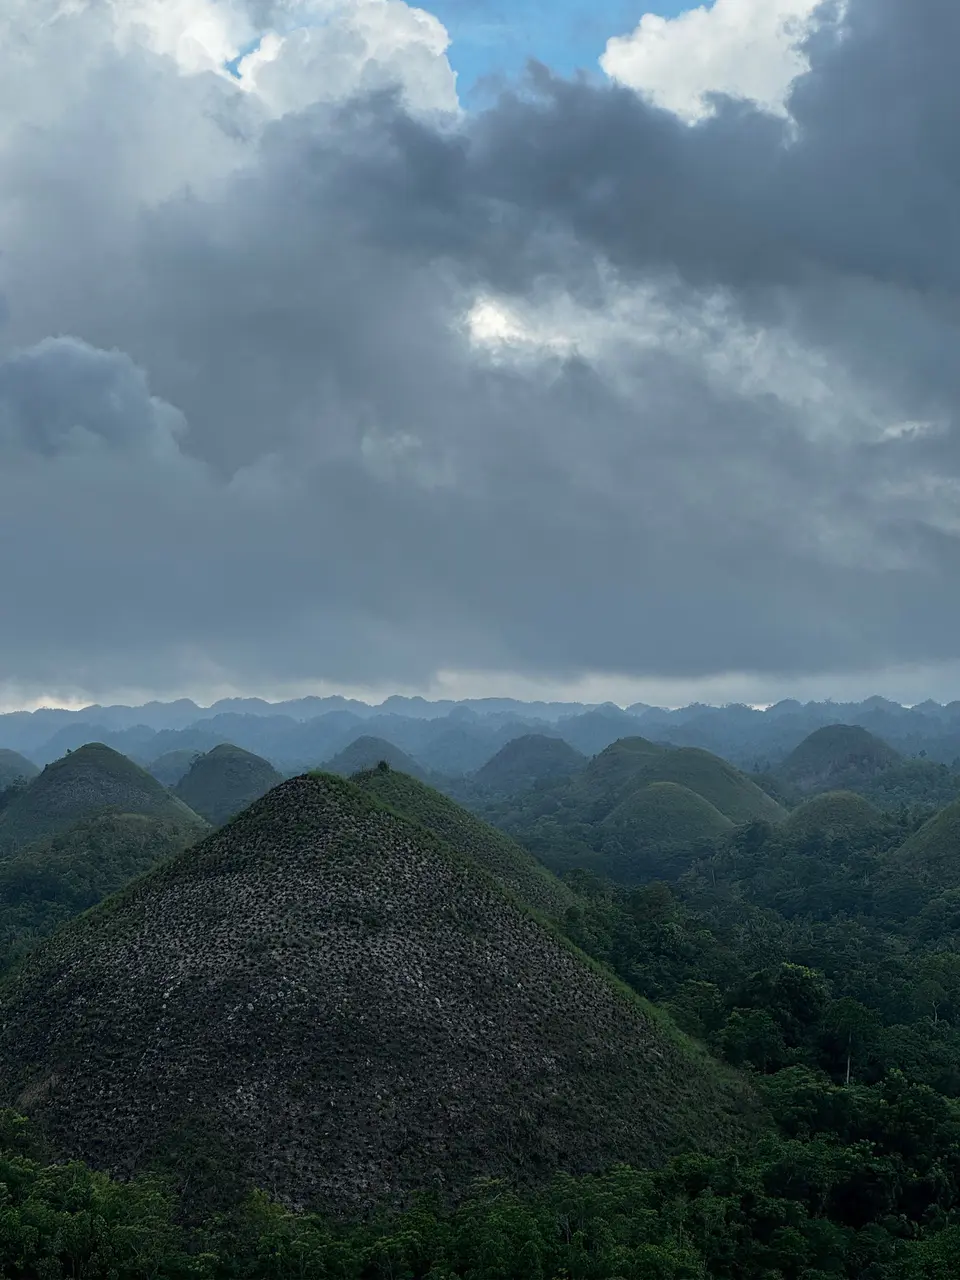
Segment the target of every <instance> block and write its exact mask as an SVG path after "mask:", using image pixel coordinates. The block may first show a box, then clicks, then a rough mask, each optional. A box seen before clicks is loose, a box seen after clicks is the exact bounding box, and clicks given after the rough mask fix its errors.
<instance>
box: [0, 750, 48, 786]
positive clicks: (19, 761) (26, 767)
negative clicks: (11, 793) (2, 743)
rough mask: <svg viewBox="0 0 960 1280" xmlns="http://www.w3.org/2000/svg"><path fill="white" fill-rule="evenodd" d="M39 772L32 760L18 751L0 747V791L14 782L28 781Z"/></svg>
mask: <svg viewBox="0 0 960 1280" xmlns="http://www.w3.org/2000/svg"><path fill="white" fill-rule="evenodd" d="M39 772H40V770H39V769H38V768H37V766H36V765H35V764H34V763H33V761H32V760H28V759H27V757H26V756H22V755H21V754H20V752H19V751H8V750H7V749H6V748H5V747H3V748H0V791H6V790H7V788H8V787H10V786H12V785H13V784H14V783H15V782H20V781H24V782H29V781H30V780H31V778H35V777H36V776H37V774H38V773H39Z"/></svg>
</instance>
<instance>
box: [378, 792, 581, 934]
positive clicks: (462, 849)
mask: <svg viewBox="0 0 960 1280" xmlns="http://www.w3.org/2000/svg"><path fill="white" fill-rule="evenodd" d="M353 781H354V782H355V783H356V784H357V786H359V787H361V788H362V789H363V790H364V791H366V792H368V793H369V794H370V795H372V796H375V797H376V798H377V799H378V800H379V801H380V802H381V803H382V804H385V805H387V806H389V807H390V808H391V809H393V810H395V811H396V812H397V813H399V814H401V815H402V816H403V817H405V818H411V819H413V821H414V822H418V823H420V824H422V825H423V826H424V827H427V828H429V829H430V830H431V831H433V832H434V833H435V834H436V835H438V836H439V837H440V838H441V839H442V840H445V841H446V842H447V844H449V845H450V846H451V847H452V848H454V849H456V850H457V852H458V853H460V854H463V855H465V856H466V857H469V858H471V859H472V860H473V861H474V862H475V863H476V864H477V866H479V867H482V868H483V869H484V870H485V871H487V872H489V873H490V874H491V875H492V876H495V877H496V879H497V880H498V881H499V882H500V883H501V884H503V885H505V886H506V887H507V888H508V889H509V890H510V891H511V892H512V893H513V894H515V896H516V897H517V898H518V899H519V900H520V901H521V902H523V903H525V904H526V905H527V906H528V907H532V908H533V909H534V910H536V911H540V912H542V913H543V914H544V915H546V916H550V917H551V918H553V919H555V920H559V919H562V917H563V915H564V912H565V911H566V910H567V908H568V907H570V906H572V905H573V903H574V900H575V899H574V895H573V893H572V892H571V890H570V889H569V888H568V887H567V886H566V885H565V884H563V882H562V881H560V880H558V879H557V877H556V876H555V875H553V874H552V872H550V871H548V870H547V869H546V867H544V866H543V865H542V864H541V863H539V862H537V860H536V858H534V857H532V856H531V855H530V854H529V853H527V851H526V850H525V849H522V848H521V847H520V845H518V844H517V843H516V841H514V840H511V839H510V837H509V836H506V835H504V834H503V832H502V831H498V830H497V829H496V827H491V826H490V825H489V824H488V823H486V822H481V821H480V819H479V818H476V817H474V815H473V814H472V813H468V811H467V810H466V809H463V808H461V806H460V805H458V804H456V803H455V802H454V801H453V800H450V799H448V798H447V797H446V796H444V795H441V793H440V792H439V791H435V790H434V789H433V788H432V787H428V786H426V784H425V783H422V782H419V781H418V780H417V779H416V778H411V777H410V776H409V774H405V773H398V772H397V771H396V770H395V769H390V768H387V769H384V768H377V769H369V770H367V771H366V772H364V773H358V774H355V775H354V778H353Z"/></svg>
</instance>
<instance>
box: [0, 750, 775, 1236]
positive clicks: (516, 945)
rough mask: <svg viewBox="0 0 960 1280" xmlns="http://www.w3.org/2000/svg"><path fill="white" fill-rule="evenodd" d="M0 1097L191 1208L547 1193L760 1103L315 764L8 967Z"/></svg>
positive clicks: (430, 838) (435, 848) (71, 1150)
mask: <svg viewBox="0 0 960 1280" xmlns="http://www.w3.org/2000/svg"><path fill="white" fill-rule="evenodd" d="M318 1029H322V1033H320V1034H318ZM0 1089H2V1095H0V1096H2V1100H3V1102H4V1103H5V1104H6V1105H12V1106H15V1107H17V1108H18V1109H21V1110H23V1111H25V1112H27V1114H29V1115H31V1116H32V1117H34V1118H35V1120H36V1122H37V1124H38V1126H39V1128H40V1131H41V1133H42V1134H43V1135H44V1137H45V1138H46V1139H47V1140H48V1141H49V1142H50V1143H51V1146H52V1148H53V1149H54V1150H55V1151H56V1152H57V1153H58V1154H61V1155H66V1156H73V1157H79V1158H83V1159H86V1160H89V1161H90V1162H91V1163H93V1164H95V1165H96V1166H98V1167H100V1168H102V1169H105V1170H108V1171H111V1170H112V1171H123V1173H124V1174H125V1175H126V1174H130V1173H136V1172H138V1171H139V1172H146V1171H149V1170H150V1169H152V1168H155V1169H162V1170H165V1171H166V1172H167V1173H168V1174H169V1175H170V1176H171V1177H172V1178H173V1179H174V1181H175V1183H176V1185H177V1186H178V1187H179V1188H181V1190H183V1192H184V1194H185V1195H186V1196H187V1199H188V1202H189V1204H190V1205H191V1206H192V1207H193V1208H194V1209H196V1208H199V1207H201V1206H202V1205H204V1204H209V1203H211V1202H218V1203H229V1202H232V1201H233V1200H235V1199H236V1198H237V1197H238V1196H239V1195H241V1194H242V1193H243V1192H244V1191H245V1190H246V1189H247V1188H250V1187H252V1186H257V1187H260V1188H261V1189H263V1190H265V1191H267V1192H268V1193H269V1194H271V1195H272V1196H274V1197H275V1198H277V1199H279V1200H280V1201H282V1202H284V1203H285V1204H287V1205H288V1206H296V1205H302V1204H305V1203H313V1204H315V1205H317V1206H319V1207H321V1208H324V1209H327V1210H331V1211H334V1212H336V1213H341V1214H346V1213H354V1212H357V1211H361V1210H366V1209H369V1208H372V1207H374V1206H375V1205H379V1204H384V1203H391V1202H393V1203H398V1202H403V1201H405V1200H407V1199H408V1198H409V1197H410V1195H411V1194H413V1193H414V1192H416V1191H422V1190H428V1191H431V1190H435V1191H441V1192H442V1194H443V1197H444V1198H445V1199H446V1198H455V1197H458V1196H462V1195H463V1194H464V1193H465V1192H466V1191H467V1190H468V1189H469V1187H470V1185H471V1184H472V1182H473V1180H474V1179H475V1178H477V1177H499V1178H505V1179H508V1180H509V1181H511V1182H514V1183H516V1184H518V1185H528V1186H543V1185H546V1184H547V1183H549V1181H550V1179H551V1177H552V1176H553V1175H554V1174H555V1173H556V1172H558V1171H559V1170H566V1171H568V1172H571V1173H584V1172H591V1171H599V1170H602V1169H604V1168H607V1167H609V1166H611V1165H612V1164H615V1163H617V1162H623V1161H626V1162H629V1163H631V1164H634V1165H637V1166H656V1165H660V1164H662V1163H663V1162H664V1161H666V1160H668V1159H669V1158H670V1157H671V1156H672V1155H674V1154H677V1153H679V1152H681V1151H683V1150H697V1151H701V1152H711V1151H713V1152H719V1151H721V1150H725V1149H727V1148H730V1147H731V1146H736V1144H737V1143H738V1142H739V1141H742V1140H745V1139H746V1137H747V1136H748V1135H749V1134H750V1133H751V1132H752V1131H754V1130H755V1128H756V1126H757V1125H758V1123H759V1117H760V1116H761V1115H762V1112H761V1110H760V1108H759V1107H758V1105H757V1103H756V1100H755V1099H754V1097H753V1095H752V1094H751V1091H750V1090H749V1088H748V1087H747V1086H746V1085H745V1084H743V1083H742V1081H741V1080H740V1079H739V1077H738V1076H736V1075H735V1074H734V1073H732V1072H730V1071H729V1070H727V1069H724V1068H722V1067H720V1066H719V1064H717V1063H716V1062H714V1061H713V1060H712V1059H711V1058H709V1057H708V1056H707V1055H705V1054H703V1053H702V1051H698V1050H697V1049H696V1047H695V1046H693V1045H692V1044H690V1043H689V1042H688V1041H687V1040H686V1039H685V1038H684V1037H683V1036H682V1035H681V1034H680V1033H679V1032H678V1031H677V1030H676V1028H674V1027H673V1026H672V1024H670V1022H669V1019H666V1020H664V1019H663V1018H662V1016H653V1015H652V1014H651V1012H650V1011H649V1010H648V1008H647V1006H646V1005H644V1003H643V1002H642V1001H640V1000H639V999H638V998H637V997H636V995H634V994H633V993H632V992H630V991H629V990H628V989H627V988H625V987H622V986H620V985H618V984H617V983H616V982H615V981H614V980H613V979H612V978H611V977H610V976H608V975H607V974H606V973H605V972H604V971H602V970H601V969H600V968H599V967H597V966H596V965H595V964H591V963H589V962H588V961H587V960H586V958H585V957H583V956H582V955H581V954H580V953H579V952H578V951H577V950H576V949H575V948H574V947H573V946H571V945H570V944H569V942H567V941H565V940H561V939H560V938H559V937H558V936H556V935H555V934H554V933H552V932H551V931H550V930H548V929H547V928H545V927H544V926H543V925H542V924H541V923H540V922H539V921H538V920H537V919H536V918H535V917H534V916H533V915H532V914H530V913H528V912H527V911H526V910H524V909H522V908H521V907H520V906H519V905H518V904H517V902H516V900H515V899H513V898H512V897H511V895H510V894H509V893H508V891H506V890H505V889H504V888H503V887H502V886H501V884H500V883H498V881H497V880H496V879H495V878H494V877H493V876H491V875H489V874H488V873H487V872H485V871H483V870H481V869H480V868H479V867H478V866H477V865H476V864H475V863H474V862H473V860H472V859H470V858H469V857H466V856H464V855H463V854H461V853H459V852H457V851H455V850H454V849H452V848H451V847H450V846H449V845H448V844H446V843H445V842H444V841H443V840H441V839H440V838H439V837H438V836H436V835H434V834H432V833H431V832H429V831H428V830H427V829H426V828H424V827H423V826H421V825H419V824H417V823H412V822H410V821H408V820H405V819H404V818H401V817H400V816H398V815H397V814H396V813H394V812H393V811H391V810H389V809H387V808H385V807H384V806H383V805H382V804H380V803H379V802H378V801H377V800H376V799H375V798H374V797H373V796H372V795H370V794H369V793H368V792H367V791H365V790H363V789H362V788H361V787H359V786H357V785H355V784H354V783H351V782H348V781H345V780H343V779H340V778H336V777H333V776H331V775H313V776H306V777H301V778H296V779H293V780H291V781H289V782H286V783H284V784H282V785H281V786H280V787H277V788H275V789H274V790H273V791H271V792H270V793H269V794H268V795H267V796H265V797H264V798H263V799H261V800H259V801H258V802H257V803H256V804H255V805H253V806H252V807H251V808H250V809H249V810H247V811H246V812H245V813H244V814H242V815H241V816H240V817H239V818H237V819H235V820H234V821H233V822H232V823H230V824H228V825H227V826H226V827H223V828H221V829H220V830H219V831H218V832H216V833H214V834H213V835H211V836H209V837H208V838H207V839H206V840H204V841H203V842H202V843H201V844H199V845H198V846H196V847H195V848H193V849H191V850H189V851H188V852H187V853H185V854H182V855H180V856H179V857H178V858H176V859H173V860H172V861H170V862H167V863H165V864H164V865H163V866H161V867H160V868H158V869H157V870H156V871H153V872H151V873H149V874H148V875H146V876H144V877H141V878H140V879H139V880H137V881H135V882H134V884H133V885H131V886H130V887H129V888H128V889H127V890H125V891H123V892H122V893H120V894H119V895H116V896H114V897H113V898H111V899H109V900H108V901H107V902H105V903H103V904H101V905H100V906H99V907H95V908H94V909H93V910H92V911H89V912H87V913H85V914H84V915H83V916H81V917H79V918H78V919H77V920H74V921H72V922H71V923H69V924H67V925H65V926H64V927H63V928H61V929H60V930H58V931H57V933H55V934H54V935H53V936H52V937H51V938H49V939H47V940H46V941H45V942H44V943H42V944H41V945H40V946H39V947H38V948H36V950H34V951H33V952H32V953H30V954H29V955H28V956H26V957H25V959H24V960H23V961H22V963H21V964H20V965H19V966H18V967H17V968H16V969H15V970H14V972H13V974H12V975H11V976H10V977H9V978H8V979H7V981H6V983H5V984H4V986H3V987H0Z"/></svg>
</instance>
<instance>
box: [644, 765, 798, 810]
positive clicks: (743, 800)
mask: <svg viewBox="0 0 960 1280" xmlns="http://www.w3.org/2000/svg"><path fill="white" fill-rule="evenodd" d="M643 779H644V782H675V783H678V784H679V785H680V786H683V787H688V788H689V789H690V790H691V791H693V792H695V793H696V794H697V795H698V796H702V797H703V799H704V800H706V801H708V802H709V803H710V804H712V805H713V806H714V808H715V809H718V810H719V811H720V812H721V813H722V814H723V815H724V817H725V818H729V819H730V821H731V822H733V823H737V824H739V823H742V822H753V821H756V820H762V821H766V822H781V821H782V820H783V818H784V817H785V816H786V815H785V813H784V810H783V809H782V808H781V806H780V805H779V804H777V802H776V800H774V799H772V797H770V796H768V795H767V793H766V792H765V791H762V790H761V789H760V787H758V786H757V784H756V783H755V782H752V781H751V780H750V779H749V778H748V777H747V776H746V774H743V773H741V772H740V770H739V769H735V768H734V767H733V765H732V764H728V763H727V761H726V760H721V759H720V757H719V756H715V755H711V753H710V752H709V751H702V750H701V749H700V748H699V747H678V748H676V750H673V751H664V752H663V754H662V755H659V756H657V757H656V758H655V759H653V760H651V761H650V763H649V764H648V765H647V766H646V767H645V768H644V770H643Z"/></svg>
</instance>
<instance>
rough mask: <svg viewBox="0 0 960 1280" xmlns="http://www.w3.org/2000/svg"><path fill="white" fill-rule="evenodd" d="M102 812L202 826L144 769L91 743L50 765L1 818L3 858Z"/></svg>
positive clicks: (117, 754) (109, 749)
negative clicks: (138, 814)
mask: <svg viewBox="0 0 960 1280" xmlns="http://www.w3.org/2000/svg"><path fill="white" fill-rule="evenodd" d="M104 809H110V810H113V811H114V812H117V813H142V814H148V815H150V816H152V817H157V818H167V819H169V820H170V821H171V822H179V823H180V824H186V825H188V826H189V825H193V826H194V827H197V828H202V827H203V826H204V823H203V821H202V820H201V819H200V818H199V817H198V816H197V814H195V813H194V812H193V811H192V810H191V809H189V808H188V807H187V806H186V805H185V804H184V803H183V802H182V801H181V800H178V799H177V798H176V797H175V796H172V795H171V794H170V792H169V791H167V790H166V788H165V787H162V786H161V785H160V783H159V782H158V781H157V780H156V778H153V777H151V776H150V774H149V773H147V772H146V770H145V769H141V768H140V766H139V765H136V764H134V763H133V761H132V760H128V759H127V757H126V756H122V755H121V754H120V753H119V751H114V750H113V749H112V748H111V747H105V746H104V745H103V743H102V742H91V743H87V745H86V746H83V747H79V748H78V749H77V750H76V751H73V752H71V753H70V754H69V755H66V756H64V757H63V758H62V759H61V760H56V761H54V763H53V764H48V765H47V767H46V768H45V769H44V770H43V772H42V773H40V774H38V775H37V777H36V778H34V780H33V781H32V782H31V783H30V785H29V786H28V787H27V789H26V790H25V791H24V792H23V793H22V794H21V795H19V796H18V797H17V798H16V800H14V802H13V803H12V804H10V805H9V806H8V807H7V808H6V809H4V810H3V812H2V813H0V853H10V852H13V851H15V850H17V849H22V848H24V847H25V846H26V845H29V844H34V843H35V842H36V841H38V840H43V839H46V838H47V837H48V836H51V835H53V834H55V833H56V832H57V831H63V830H65V829H66V828H67V827H69V826H71V825H72V824H73V823H74V822H76V821H77V820H78V819H80V818H84V817H89V816H92V815H93V814H94V813H97V812H99V811H101V810H104Z"/></svg>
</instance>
